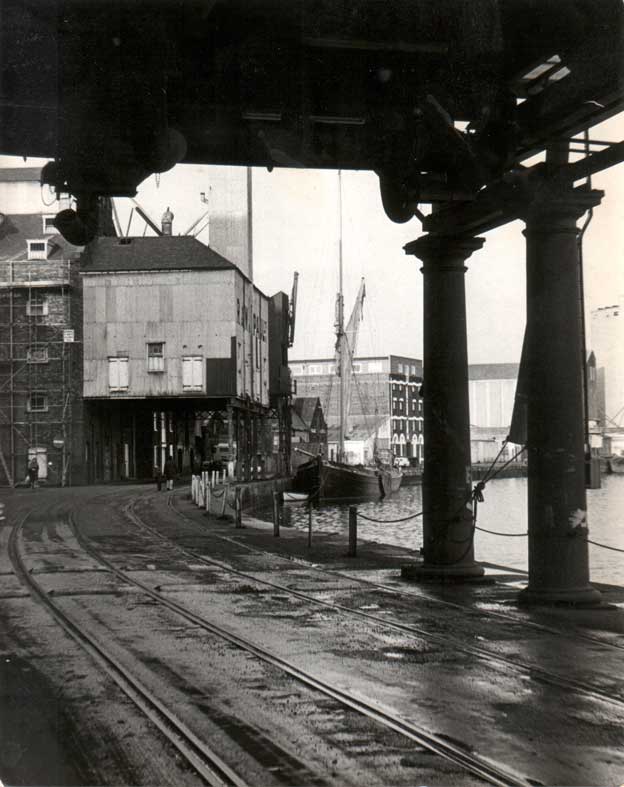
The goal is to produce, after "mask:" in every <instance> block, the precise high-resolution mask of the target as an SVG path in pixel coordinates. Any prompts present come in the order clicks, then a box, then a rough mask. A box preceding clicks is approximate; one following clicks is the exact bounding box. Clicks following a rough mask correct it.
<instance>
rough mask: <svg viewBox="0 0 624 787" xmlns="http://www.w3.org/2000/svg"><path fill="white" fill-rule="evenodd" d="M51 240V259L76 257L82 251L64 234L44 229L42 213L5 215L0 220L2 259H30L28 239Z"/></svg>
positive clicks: (49, 254)
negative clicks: (68, 240)
mask: <svg viewBox="0 0 624 787" xmlns="http://www.w3.org/2000/svg"><path fill="white" fill-rule="evenodd" d="M43 238H45V239H46V240H48V241H49V242H50V250H49V253H48V259H49V260H64V259H65V260H66V259H71V258H75V257H76V255H77V254H79V253H80V252H81V251H82V247H80V246H72V244H71V243H68V242H67V241H66V240H65V238H63V236H62V235H59V234H58V233H54V234H52V233H49V232H44V231H43V217H42V214H41V213H34V214H32V213H30V214H18V215H6V214H5V215H4V218H3V220H2V221H0V260H26V259H28V247H27V244H26V241H27V240H41V239H43Z"/></svg>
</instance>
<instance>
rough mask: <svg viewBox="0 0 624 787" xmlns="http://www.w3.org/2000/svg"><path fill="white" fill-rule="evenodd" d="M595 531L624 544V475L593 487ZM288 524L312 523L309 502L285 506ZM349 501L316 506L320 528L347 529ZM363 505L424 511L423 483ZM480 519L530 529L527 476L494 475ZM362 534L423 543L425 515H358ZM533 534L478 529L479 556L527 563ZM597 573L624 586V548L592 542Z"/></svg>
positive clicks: (411, 545) (496, 526)
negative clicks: (404, 519)
mask: <svg viewBox="0 0 624 787" xmlns="http://www.w3.org/2000/svg"><path fill="white" fill-rule="evenodd" d="M587 501H588V511H589V537H590V539H591V540H592V541H598V542H600V543H602V544H607V545H609V546H613V547H618V548H620V549H624V476H603V479H602V488H601V489H591V490H588V491H587ZM284 508H285V517H286V521H285V522H284V524H285V525H287V524H290V525H292V526H293V527H300V528H303V529H307V527H308V512H307V509H306V508H305V507H304V506H301V505H293V504H289V505H286V506H285V507H284ZM348 509H349V506H348V505H327V506H321V507H320V508H319V509H315V510H314V512H313V525H312V527H313V533H314V532H345V538H346V531H347V527H348ZM358 511H360V512H361V513H362V514H365V515H366V516H370V517H374V518H378V519H399V518H401V517H404V516H408V515H409V514H412V513H415V512H418V511H422V493H421V487H420V486H408V487H404V488H402V489H401V490H400V491H399V493H398V495H395V496H393V497H392V498H389V499H387V500H384V501H381V502H366V503H358ZM477 525H478V526H480V527H484V528H487V529H489V530H496V531H499V532H501V533H524V532H526V529H527V479H526V478H507V479H500V480H494V481H490V483H489V484H488V485H487V487H486V489H485V502H484V503H481V504H479V509H478V521H477ZM358 535H359V537H360V538H365V539H368V540H370V541H381V542H384V543H386V544H396V545H398V546H402V547H406V548H408V549H419V548H420V547H421V546H422V521H421V519H420V518H415V519H411V520H408V521H407V522H400V523H396V524H379V523H373V522H365V521H364V520H362V519H360V520H359V521H358ZM527 548H528V547H527V539H526V538H506V537H502V536H495V535H491V534H489V533H482V532H480V531H477V532H476V534H475V556H476V558H477V560H483V561H486V562H490V563H500V564H503V565H505V566H511V567H513V568H520V569H524V570H526V569H527ZM589 549H590V570H591V578H592V580H594V581H596V582H607V583H612V584H617V585H623V586H624V554H622V553H618V552H612V551H610V550H607V549H601V548H599V547H596V546H593V545H591V544H590V547H589Z"/></svg>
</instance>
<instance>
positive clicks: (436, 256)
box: [403, 233, 485, 269]
mask: <svg viewBox="0 0 624 787" xmlns="http://www.w3.org/2000/svg"><path fill="white" fill-rule="evenodd" d="M484 243H485V238H471V237H461V236H456V235H434V234H432V233H430V234H428V235H422V236H421V237H420V238H416V240H412V241H410V242H409V243H406V244H405V246H403V250H404V251H405V253H406V254H409V255H413V256H414V257H418V259H420V260H422V261H423V262H424V263H425V265H426V266H427V267H428V268H429V266H431V268H436V267H439V268H440V269H448V268H452V269H462V268H463V265H464V262H465V261H466V260H467V259H468V257H470V255H471V254H473V253H474V252H475V251H479V249H480V248H481V247H482V246H483V244H484Z"/></svg>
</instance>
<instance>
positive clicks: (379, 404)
mask: <svg viewBox="0 0 624 787" xmlns="http://www.w3.org/2000/svg"><path fill="white" fill-rule="evenodd" d="M290 371H291V374H292V377H293V380H294V384H295V386H296V392H297V396H304V397H309V396H312V397H318V398H319V399H320V401H321V404H322V407H323V412H324V413H325V418H326V420H327V426H328V434H329V437H328V450H329V457H330V458H332V451H333V454H334V456H335V455H336V446H337V426H338V422H339V381H338V380H337V378H336V375H335V367H334V360H333V359H332V358H321V359H316V360H311V359H305V360H293V361H291V362H290ZM353 373H354V384H353V385H352V390H351V408H350V413H349V417H348V423H347V424H346V429H345V432H346V444H345V451H346V453H347V456H348V458H349V461H352V462H354V461H356V462H367V461H369V460H370V459H372V456H373V451H374V447H375V444H376V446H377V448H379V449H391V450H392V451H394V453H395V455H396V456H403V457H407V458H409V459H410V460H411V462H412V463H413V464H416V463H419V462H420V461H422V456H423V454H422V450H423V449H422V446H423V410H422V400H421V398H420V395H419V391H420V386H421V384H422V361H420V360H417V359H416V358H408V357H405V356H399V355H380V356H372V357H361V358H355V360H354V362H353ZM350 454H351V455H350Z"/></svg>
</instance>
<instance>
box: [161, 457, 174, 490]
mask: <svg viewBox="0 0 624 787" xmlns="http://www.w3.org/2000/svg"><path fill="white" fill-rule="evenodd" d="M164 473H165V479H166V481H167V491H170V490H172V489H173V479H174V478H175V477H176V466H175V463H174V461H173V458H172V456H171V454H170V455H169V456H168V457H167V461H166V462H165V469H164Z"/></svg>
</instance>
